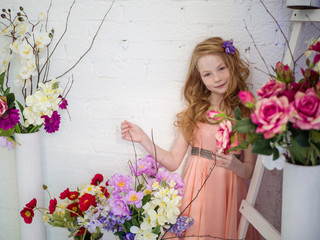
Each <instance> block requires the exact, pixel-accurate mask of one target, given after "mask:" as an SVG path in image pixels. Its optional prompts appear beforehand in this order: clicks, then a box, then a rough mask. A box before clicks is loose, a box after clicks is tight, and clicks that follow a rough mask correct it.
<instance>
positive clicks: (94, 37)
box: [56, 1, 114, 79]
mask: <svg viewBox="0 0 320 240" xmlns="http://www.w3.org/2000/svg"><path fill="white" fill-rule="evenodd" d="M113 4H114V1H112V4H111V6H110V7H109V9H108V11H107V12H106V14H105V15H104V17H103V19H102V21H101V23H100V25H99V27H98V29H97V31H96V33H95V35H94V36H93V39H92V42H91V44H90V47H89V48H88V50H87V51H86V52H85V53H84V54H83V55H82V56H81V57H80V58H79V59H78V61H77V62H76V63H75V64H74V65H73V66H72V67H71V68H70V69H69V70H67V71H66V72H65V73H63V74H61V75H60V76H58V77H56V78H57V79H58V78H61V77H63V76H64V75H65V74H67V73H68V72H70V71H71V70H72V69H73V68H74V67H75V66H77V64H78V63H79V62H80V61H81V60H82V58H83V57H84V56H85V55H86V54H87V53H88V52H89V51H90V50H91V48H92V46H93V43H94V41H95V39H96V37H97V35H98V33H99V31H100V28H101V26H102V24H103V22H104V20H105V19H106V17H107V15H108V14H109V12H110V10H111V8H112V6H113Z"/></svg>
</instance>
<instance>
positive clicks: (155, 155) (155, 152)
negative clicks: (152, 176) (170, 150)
mask: <svg viewBox="0 0 320 240" xmlns="http://www.w3.org/2000/svg"><path fill="white" fill-rule="evenodd" d="M151 138H152V144H153V148H154V159H155V160H156V162H155V164H156V169H157V172H158V159H157V148H156V144H155V143H154V139H153V129H151Z"/></svg>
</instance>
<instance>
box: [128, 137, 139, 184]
mask: <svg viewBox="0 0 320 240" xmlns="http://www.w3.org/2000/svg"><path fill="white" fill-rule="evenodd" d="M128 133H129V136H130V138H131V142H132V147H133V151H134V158H135V163H136V177H135V178H134V179H135V180H134V188H136V187H137V172H138V161H137V152H136V147H135V146H134V141H133V138H132V135H131V133H130V131H128Z"/></svg>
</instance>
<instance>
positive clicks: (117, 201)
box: [108, 194, 130, 216]
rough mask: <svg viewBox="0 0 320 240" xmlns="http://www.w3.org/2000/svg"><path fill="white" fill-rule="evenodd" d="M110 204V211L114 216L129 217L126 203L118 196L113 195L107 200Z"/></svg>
mask: <svg viewBox="0 0 320 240" xmlns="http://www.w3.org/2000/svg"><path fill="white" fill-rule="evenodd" d="M108 202H109V203H110V207H111V211H112V212H113V213H114V214H115V215H119V216H128V215H130V210H129V208H128V206H127V204H126V201H125V200H124V199H123V198H122V197H121V196H120V195H117V194H115V195H113V196H112V197H111V198H109V199H108Z"/></svg>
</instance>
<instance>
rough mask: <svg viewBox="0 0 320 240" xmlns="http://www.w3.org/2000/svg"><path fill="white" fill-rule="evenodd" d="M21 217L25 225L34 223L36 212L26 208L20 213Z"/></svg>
mask: <svg viewBox="0 0 320 240" xmlns="http://www.w3.org/2000/svg"><path fill="white" fill-rule="evenodd" d="M20 216H21V217H22V218H23V220H24V222H25V223H27V224H30V223H32V219H33V216H34V212H33V210H32V209H31V208H27V207H25V208H24V209H22V210H21V211H20Z"/></svg>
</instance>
